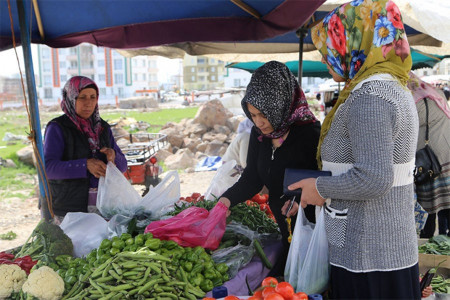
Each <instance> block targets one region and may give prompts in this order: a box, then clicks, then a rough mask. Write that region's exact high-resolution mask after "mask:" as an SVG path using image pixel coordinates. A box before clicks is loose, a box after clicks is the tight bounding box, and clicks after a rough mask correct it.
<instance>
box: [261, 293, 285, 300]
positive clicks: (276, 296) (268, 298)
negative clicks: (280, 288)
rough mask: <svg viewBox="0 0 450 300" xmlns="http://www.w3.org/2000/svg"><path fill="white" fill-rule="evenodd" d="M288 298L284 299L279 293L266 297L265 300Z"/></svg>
mask: <svg viewBox="0 0 450 300" xmlns="http://www.w3.org/2000/svg"><path fill="white" fill-rule="evenodd" d="M287 299H288V298H284V297H283V296H281V295H280V294H278V293H272V294H269V295H267V296H266V297H264V300H287Z"/></svg>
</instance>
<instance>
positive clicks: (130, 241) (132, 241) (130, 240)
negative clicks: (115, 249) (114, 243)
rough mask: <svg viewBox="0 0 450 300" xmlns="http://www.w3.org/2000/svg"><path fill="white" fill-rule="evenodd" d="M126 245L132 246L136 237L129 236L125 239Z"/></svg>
mask: <svg viewBox="0 0 450 300" xmlns="http://www.w3.org/2000/svg"><path fill="white" fill-rule="evenodd" d="M125 245H127V246H131V245H134V239H133V238H129V239H127V240H126V241H125Z"/></svg>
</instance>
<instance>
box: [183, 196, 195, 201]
mask: <svg viewBox="0 0 450 300" xmlns="http://www.w3.org/2000/svg"><path fill="white" fill-rule="evenodd" d="M192 200H193V199H192V197H186V199H184V201H187V202H192Z"/></svg>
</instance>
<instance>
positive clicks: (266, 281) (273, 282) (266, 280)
mask: <svg viewBox="0 0 450 300" xmlns="http://www.w3.org/2000/svg"><path fill="white" fill-rule="evenodd" d="M277 284H278V280H277V279H276V278H275V277H266V278H264V280H263V281H262V283H261V285H262V286H273V287H275V286H276V285H277Z"/></svg>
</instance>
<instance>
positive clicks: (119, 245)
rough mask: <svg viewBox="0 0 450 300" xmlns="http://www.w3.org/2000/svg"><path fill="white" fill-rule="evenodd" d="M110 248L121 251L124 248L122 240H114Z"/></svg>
mask: <svg viewBox="0 0 450 300" xmlns="http://www.w3.org/2000/svg"><path fill="white" fill-rule="evenodd" d="M111 246H112V247H113V248H116V249H119V250H122V249H123V248H124V247H125V242H124V241H122V240H116V241H113V242H112V244H111Z"/></svg>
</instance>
